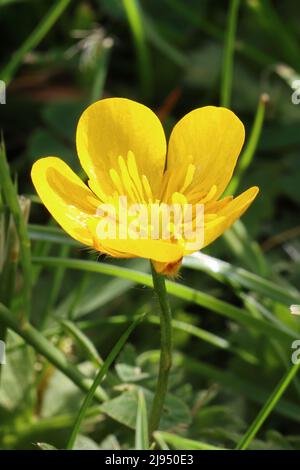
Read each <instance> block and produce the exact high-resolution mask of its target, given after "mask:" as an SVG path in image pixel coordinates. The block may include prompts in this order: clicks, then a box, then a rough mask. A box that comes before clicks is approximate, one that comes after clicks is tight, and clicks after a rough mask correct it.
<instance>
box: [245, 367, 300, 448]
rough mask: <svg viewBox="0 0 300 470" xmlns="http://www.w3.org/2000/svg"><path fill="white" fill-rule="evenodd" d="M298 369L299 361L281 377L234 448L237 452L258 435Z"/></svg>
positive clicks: (247, 445)
mask: <svg viewBox="0 0 300 470" xmlns="http://www.w3.org/2000/svg"><path fill="white" fill-rule="evenodd" d="M299 368H300V361H299V363H298V364H294V365H293V366H292V367H291V368H290V370H289V371H288V372H287V373H286V374H285V375H284V376H283V378H282V379H281V380H280V382H279V383H278V385H277V386H276V387H275V389H274V391H273V392H272V393H271V395H270V396H269V398H268V400H267V401H266V403H265V404H264V406H263V407H262V409H261V411H260V412H259V414H258V415H257V417H256V418H255V420H254V421H253V422H252V424H251V426H250V427H249V428H248V430H247V432H246V433H245V435H244V436H243V437H242V439H241V440H240V442H239V443H238V445H237V447H236V449H237V450H245V449H247V448H248V447H249V444H251V442H252V440H253V439H254V437H255V436H256V434H257V433H258V431H259V430H260V428H261V427H262V425H263V424H264V422H265V421H266V419H267V418H268V417H269V415H270V413H271V412H272V410H273V409H274V408H275V406H276V405H277V403H278V401H279V400H280V398H281V397H282V395H283V393H284V392H285V390H286V389H287V387H288V386H289V385H290V383H291V382H292V380H293V379H294V378H295V376H296V374H297V372H298V371H299Z"/></svg>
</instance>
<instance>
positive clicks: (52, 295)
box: [39, 245, 70, 330]
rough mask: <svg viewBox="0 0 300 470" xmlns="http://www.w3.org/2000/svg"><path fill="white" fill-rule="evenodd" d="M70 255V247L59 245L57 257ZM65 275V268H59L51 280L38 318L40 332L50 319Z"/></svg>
mask: <svg viewBox="0 0 300 470" xmlns="http://www.w3.org/2000/svg"><path fill="white" fill-rule="evenodd" d="M69 253H70V246H68V245H61V246H60V249H59V256H61V257H63V258H64V257H66V256H68V254H69ZM64 275H65V268H64V267H59V268H57V269H56V270H55V273H54V276H53V280H52V283H51V286H50V289H49V294H48V296H47V300H46V305H45V306H44V309H43V311H44V314H43V316H42V318H40V325H39V326H40V329H41V330H42V329H43V328H44V327H45V325H46V324H47V320H48V318H49V317H50V315H51V313H52V310H53V307H54V305H55V302H56V300H57V297H58V295H59V292H60V290H61V287H62V281H63V278H64Z"/></svg>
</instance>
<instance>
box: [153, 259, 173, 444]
mask: <svg viewBox="0 0 300 470" xmlns="http://www.w3.org/2000/svg"><path fill="white" fill-rule="evenodd" d="M151 269H152V278H153V287H154V290H155V292H156V295H157V297H158V301H159V305H160V342H161V349H160V362H159V374H158V380H157V386H156V391H155V395H154V399H153V403H152V409H151V413H150V422H149V433H150V435H152V433H153V432H154V431H156V430H157V429H158V427H159V423H160V419H161V415H162V412H163V406H164V402H165V397H166V394H167V390H168V379H169V372H170V369H171V365H172V314H171V308H170V304H169V300H168V294H167V289H166V284H165V278H164V276H162V275H161V274H158V273H157V272H156V271H155V268H154V266H153V264H152V263H151Z"/></svg>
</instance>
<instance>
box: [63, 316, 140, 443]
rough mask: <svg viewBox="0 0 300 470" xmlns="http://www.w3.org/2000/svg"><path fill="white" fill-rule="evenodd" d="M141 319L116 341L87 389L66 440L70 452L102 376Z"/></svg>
mask: <svg viewBox="0 0 300 470" xmlns="http://www.w3.org/2000/svg"><path fill="white" fill-rule="evenodd" d="M142 319H143V316H142V317H139V318H137V319H136V320H135V321H134V322H133V323H132V324H131V325H130V326H129V328H127V330H126V331H125V333H123V335H122V336H121V338H120V339H119V340H118V341H117V343H116V344H115V346H114V347H113V349H112V350H111V352H110V353H109V355H108V356H107V358H106V359H105V361H104V363H103V365H102V366H101V368H100V370H99V372H98V374H97V376H96V378H95V380H94V382H93V384H92V386H91V388H90V389H89V391H88V393H87V395H86V396H85V399H84V401H83V403H82V405H81V408H80V410H79V413H78V415H77V417H76V420H75V423H74V426H73V429H72V432H71V435H70V438H69V440H68V443H67V446H66V448H67V449H68V450H71V449H73V446H74V443H75V440H76V437H77V434H78V432H79V430H80V426H81V423H82V420H83V419H84V417H85V414H86V412H87V410H88V408H89V406H90V404H91V402H92V400H93V397H94V395H95V392H96V390H97V388H98V386H99V385H100V383H101V382H102V380H103V378H104V376H105V375H106V373H107V371H108V369H109V368H110V366H111V364H112V363H113V361H114V360H115V359H116V357H117V356H118V354H119V353H120V351H121V349H122V348H123V346H124V345H125V343H126V341H127V339H128V338H129V336H130V334H131V332H132V331H133V330H134V329H135V327H136V326H137V325H138V323H140V322H141V321H142Z"/></svg>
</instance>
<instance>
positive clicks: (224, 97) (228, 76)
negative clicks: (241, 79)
mask: <svg viewBox="0 0 300 470" xmlns="http://www.w3.org/2000/svg"><path fill="white" fill-rule="evenodd" d="M239 3H240V0H230V6H229V13H228V22H227V28H226V37H225V46H224V47H225V48H224V58H223V65H222V77H221V106H225V107H227V108H228V107H229V106H230V101H231V91H232V75H233V52H234V43H235V33H236V25H237V15H238V10H239Z"/></svg>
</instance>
